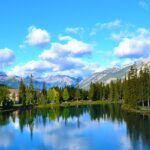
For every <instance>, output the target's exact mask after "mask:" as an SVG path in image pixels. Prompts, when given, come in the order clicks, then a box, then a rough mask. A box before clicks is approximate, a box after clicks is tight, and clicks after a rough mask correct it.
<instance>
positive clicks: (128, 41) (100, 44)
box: [0, 0, 150, 77]
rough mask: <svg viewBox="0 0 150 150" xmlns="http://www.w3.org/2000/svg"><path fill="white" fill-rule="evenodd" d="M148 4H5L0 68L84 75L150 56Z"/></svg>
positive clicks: (135, 0)
mask: <svg viewBox="0 0 150 150" xmlns="http://www.w3.org/2000/svg"><path fill="white" fill-rule="evenodd" d="M149 16H150V1H149V0H121V1H120V0H111V1H110V0H109V1H108V0H38V1H37V0H13V1H10V0H1V1H0V20H1V21H0V70H2V71H5V72H7V73H8V74H10V75H20V76H26V75H29V74H31V73H32V74H33V75H34V76H47V75H55V74H63V75H64V74H65V75H70V76H75V77H78V76H82V77H86V76H88V75H90V74H92V73H94V72H97V71H101V70H103V69H105V68H107V67H113V66H122V65H126V64H128V63H130V62H133V61H136V60H138V59H143V58H147V57H149V53H150V21H149Z"/></svg>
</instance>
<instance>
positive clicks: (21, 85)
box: [19, 78, 26, 106]
mask: <svg viewBox="0 0 150 150" xmlns="http://www.w3.org/2000/svg"><path fill="white" fill-rule="evenodd" d="M19 102H20V103H21V104H22V105H23V106H25V105H26V86H25V84H24V81H23V79H22V78H21V80H20V83H19Z"/></svg>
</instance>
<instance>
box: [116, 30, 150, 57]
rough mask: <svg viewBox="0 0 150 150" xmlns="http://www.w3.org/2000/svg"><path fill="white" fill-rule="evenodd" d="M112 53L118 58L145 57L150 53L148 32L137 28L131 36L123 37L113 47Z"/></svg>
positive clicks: (149, 35) (149, 34)
mask: <svg viewBox="0 0 150 150" xmlns="http://www.w3.org/2000/svg"><path fill="white" fill-rule="evenodd" d="M114 53H115V55H116V56H118V57H120V58H141V57H143V58H145V57H148V56H149V54H150V32H149V31H148V30H146V29H142V28H140V29H138V30H137V31H136V34H135V35H134V36H133V37H131V38H124V39H122V40H121V42H120V43H119V45H118V46H117V47H115V49H114Z"/></svg>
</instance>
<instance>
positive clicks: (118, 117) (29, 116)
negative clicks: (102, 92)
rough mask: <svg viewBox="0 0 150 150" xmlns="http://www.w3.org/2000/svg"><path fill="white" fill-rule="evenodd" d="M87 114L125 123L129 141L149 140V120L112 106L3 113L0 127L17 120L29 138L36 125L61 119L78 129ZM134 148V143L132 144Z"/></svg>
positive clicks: (98, 118) (92, 118)
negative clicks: (73, 121)
mask: <svg viewBox="0 0 150 150" xmlns="http://www.w3.org/2000/svg"><path fill="white" fill-rule="evenodd" d="M85 113H88V114H89V115H90V119H91V120H92V121H95V120H97V121H100V120H101V119H103V120H110V121H112V122H114V121H117V122H119V123H122V122H123V121H125V123H126V125H127V133H128V135H129V137H130V139H131V141H139V139H141V141H142V142H143V143H144V144H146V143H148V142H149V141H148V140H149V139H150V134H149V133H150V128H149V124H150V118H148V116H144V117H143V116H142V115H137V114H132V113H123V112H122V111H121V110H120V106H119V105H117V104H113V105H91V106H78V107H55V108H51V109H45V108H44V109H31V110H23V111H18V112H17V113H15V112H13V113H3V114H0V126H5V125H7V124H8V123H9V122H10V119H9V118H11V119H12V121H13V122H15V121H16V117H18V118H19V125H20V130H21V132H23V130H24V127H28V128H29V129H30V133H31V137H32V135H33V133H34V127H35V126H36V127H37V126H38V125H43V126H46V125H47V123H49V122H53V121H59V118H62V119H63V120H64V121H65V124H66V125H67V122H68V119H69V118H76V119H77V127H80V118H81V116H82V115H83V114H85ZM132 144H133V146H135V144H136V143H132Z"/></svg>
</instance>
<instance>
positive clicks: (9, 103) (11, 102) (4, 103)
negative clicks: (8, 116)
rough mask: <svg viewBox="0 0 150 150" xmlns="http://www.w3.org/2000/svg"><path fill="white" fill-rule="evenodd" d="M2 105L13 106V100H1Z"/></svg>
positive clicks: (4, 106) (5, 106)
mask: <svg viewBox="0 0 150 150" xmlns="http://www.w3.org/2000/svg"><path fill="white" fill-rule="evenodd" d="M2 107H3V108H7V109H9V108H12V107H13V101H12V100H9V101H3V103H2Z"/></svg>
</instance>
